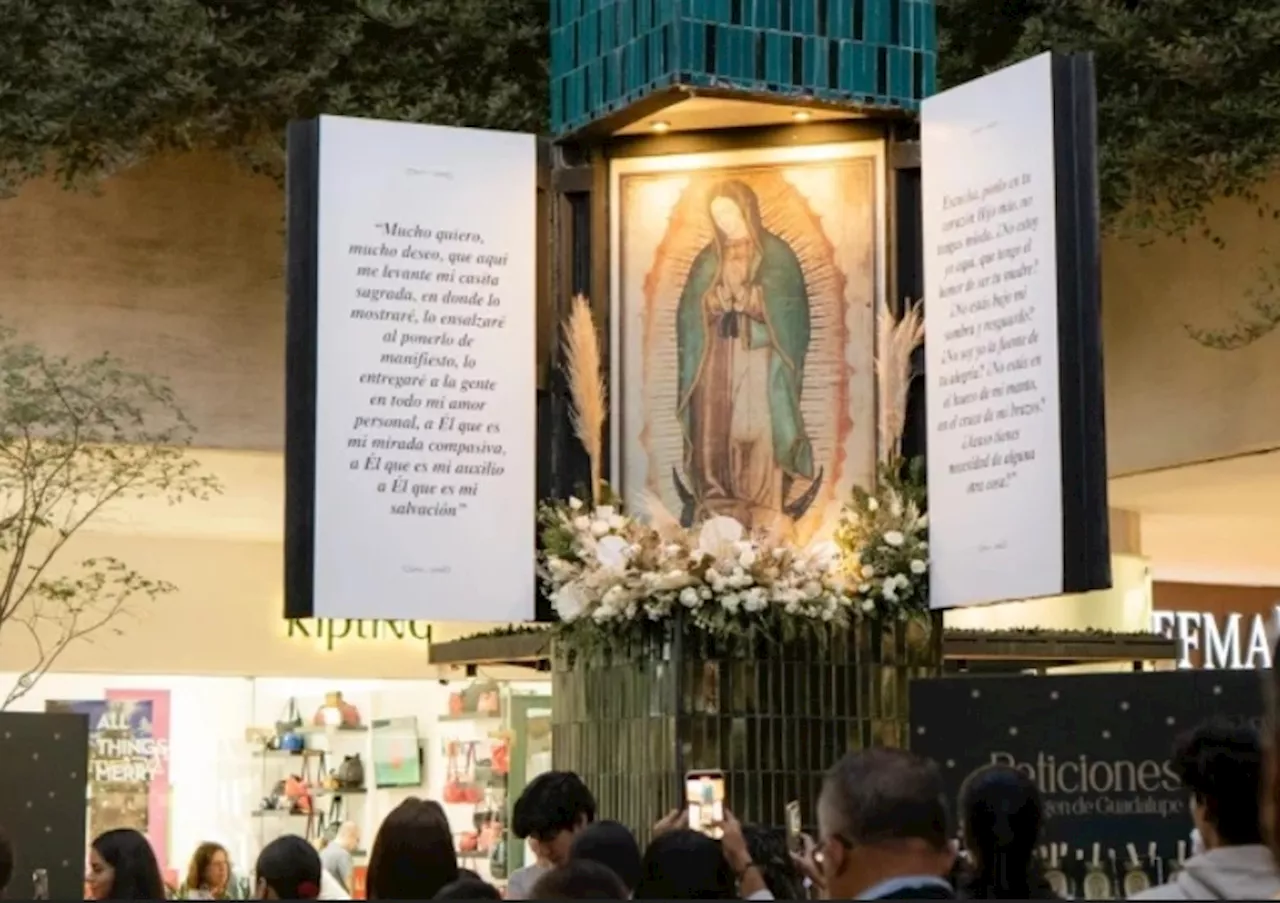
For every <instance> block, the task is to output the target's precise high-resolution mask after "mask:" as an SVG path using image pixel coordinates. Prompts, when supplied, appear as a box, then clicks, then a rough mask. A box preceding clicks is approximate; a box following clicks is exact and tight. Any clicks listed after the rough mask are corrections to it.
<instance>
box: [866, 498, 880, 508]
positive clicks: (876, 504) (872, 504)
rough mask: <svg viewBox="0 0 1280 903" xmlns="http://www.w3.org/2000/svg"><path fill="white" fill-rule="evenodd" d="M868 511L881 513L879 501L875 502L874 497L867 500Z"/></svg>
mask: <svg viewBox="0 0 1280 903" xmlns="http://www.w3.org/2000/svg"><path fill="white" fill-rule="evenodd" d="M867 510H868V511H879V510H880V503H879V502H877V501H876V500H875V497H874V496H872V497H871V498H869V499H867Z"/></svg>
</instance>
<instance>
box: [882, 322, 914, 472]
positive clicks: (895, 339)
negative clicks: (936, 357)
mask: <svg viewBox="0 0 1280 903" xmlns="http://www.w3.org/2000/svg"><path fill="white" fill-rule="evenodd" d="M877 319H878V323H877V324H876V332H877V335H876V383H877V392H878V396H879V397H878V401H879V408H880V422H879V424H878V425H877V427H878V433H879V439H880V443H879V444H880V460H881V461H882V462H887V461H893V460H896V459H897V458H898V456H899V455H900V454H901V453H902V431H903V429H904V428H905V425H906V422H907V389H909V388H910V387H911V377H912V373H911V355H912V353H913V352H915V350H916V349H917V348H919V347H920V346H921V345H922V344H923V343H924V306H923V302H921V301H915V302H905V303H904V304H903V307H902V316H901V317H898V316H896V315H895V314H894V312H893V309H892V308H891V307H890V306H889V302H888V300H887V299H886V300H884V301H882V302H881V304H880V316H879V317H878V318H877Z"/></svg>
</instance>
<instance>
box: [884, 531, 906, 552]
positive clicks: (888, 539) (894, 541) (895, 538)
mask: <svg viewBox="0 0 1280 903" xmlns="http://www.w3.org/2000/svg"><path fill="white" fill-rule="evenodd" d="M884 541H885V544H886V545H891V546H893V547H894V548H895V549H896V548H898V547H899V546H901V545H902V544H903V543H904V542H905V541H906V537H905V536H903V535H902V534H901V533H899V532H898V531H897V530H889V531H888V532H886V533H885V534H884Z"/></svg>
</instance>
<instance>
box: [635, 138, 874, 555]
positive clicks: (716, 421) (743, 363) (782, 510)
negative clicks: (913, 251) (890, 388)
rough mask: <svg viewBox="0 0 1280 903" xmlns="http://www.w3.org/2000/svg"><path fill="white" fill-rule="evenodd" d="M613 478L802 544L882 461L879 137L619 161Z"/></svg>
mask: <svg viewBox="0 0 1280 903" xmlns="http://www.w3.org/2000/svg"><path fill="white" fill-rule="evenodd" d="M610 180H611V185H610V190H611V197H610V211H611V223H610V226H611V230H612V243H611V244H612V247H613V249H614V253H613V259H612V273H611V276H612V279H611V281H612V285H611V289H612V291H611V297H612V304H613V308H612V312H611V313H612V316H611V320H610V322H611V324H612V330H613V336H612V340H613V342H612V347H613V348H614V349H615V353H614V356H613V363H612V373H611V382H612V389H613V397H614V398H615V399H616V401H615V404H614V418H613V434H612V437H611V438H612V440H613V441H612V447H613V462H612V463H613V473H614V479H615V482H617V483H619V484H620V485H619V486H618V487H617V488H618V489H619V490H620V491H621V492H622V494H623V496H624V498H626V500H627V501H628V503H630V504H631V505H640V504H642V503H643V502H644V500H645V498H646V497H648V496H650V495H653V496H656V497H657V498H659V499H661V501H662V502H663V503H664V505H665V506H666V507H667V508H668V509H669V510H670V511H672V512H674V513H676V514H678V515H679V516H680V518H681V519H682V521H684V522H685V523H686V524H691V523H694V522H697V521H699V520H702V519H704V518H706V517H709V516H714V515H728V516H732V517H735V518H737V519H738V520H740V521H742V522H743V523H744V524H746V525H747V526H748V527H750V528H751V529H753V530H760V531H771V532H782V533H784V534H786V535H787V536H788V537H789V538H791V539H793V540H795V541H797V542H805V541H808V540H809V539H811V538H813V537H815V536H819V535H821V534H822V533H824V532H825V531H826V530H828V529H829V528H830V527H831V526H832V525H833V524H834V521H835V517H836V515H837V513H838V511H839V509H840V505H841V503H842V502H843V501H844V500H845V499H846V498H847V496H848V492H849V488H850V487H851V486H852V485H854V484H861V485H869V483H870V481H871V480H872V478H873V475H874V469H875V459H876V446H875V443H876V435H875V404H876V402H875V374H874V357H875V328H874V325H875V312H876V310H877V309H878V302H879V299H880V297H881V293H882V292H883V291H884V259H885V212H884V200H883V198H884V185H885V164H884V146H883V144H882V143H881V142H878V141H865V142H862V141H860V142H846V143H840V144H830V145H815V146H810V147H785V148H768V149H756V150H741V151H724V152H713V153H705V154H689V155H679V156H674V155H673V156H664V157H642V158H630V159H628V158H623V159H617V160H614V161H613V163H612V164H611V172H610Z"/></svg>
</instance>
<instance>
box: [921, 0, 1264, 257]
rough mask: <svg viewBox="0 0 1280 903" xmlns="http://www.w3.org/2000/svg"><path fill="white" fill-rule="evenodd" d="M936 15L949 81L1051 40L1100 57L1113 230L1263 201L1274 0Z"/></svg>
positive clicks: (1174, 227)
mask: <svg viewBox="0 0 1280 903" xmlns="http://www.w3.org/2000/svg"><path fill="white" fill-rule="evenodd" d="M938 23H939V50H938V55H939V67H940V77H941V80H942V81H943V83H944V85H945V84H957V83H959V82H962V81H965V80H967V79H970V78H975V77H977V76H979V75H982V74H983V73H985V72H988V71H991V70H993V69H997V68H1000V67H1002V66H1005V65H1007V64H1009V63H1011V62H1014V61H1017V60H1020V59H1023V58H1025V57H1028V56H1033V55H1035V54H1037V53H1039V52H1041V51H1043V50H1049V49H1052V50H1061V51H1091V52H1092V53H1093V54H1094V58H1095V62H1096V68H1097V85H1098V130H1099V142H1100V159H1099V176H1100V180H1101V194H1102V214H1103V217H1104V224H1105V225H1106V226H1107V227H1108V228H1110V229H1113V230H1116V229H1119V230H1126V231H1130V230H1132V231H1136V232H1139V233H1149V232H1151V231H1155V232H1164V233H1169V234H1183V233H1185V231H1186V230H1188V229H1194V228H1203V227H1204V218H1203V214H1204V211H1205V208H1206V207H1207V205H1208V204H1209V203H1210V202H1211V201H1213V200H1214V199H1216V198H1219V197H1232V196H1243V197H1245V198H1247V199H1252V200H1255V201H1258V198H1257V195H1256V193H1255V188H1256V186H1257V185H1258V183H1259V182H1260V181H1261V180H1262V179H1264V178H1266V177H1267V176H1269V175H1270V174H1271V173H1272V172H1273V171H1274V170H1275V167H1276V163H1277V159H1278V158H1280V54H1277V53H1276V52H1275V48H1276V47H1277V46H1278V45H1280V5H1278V4H1276V3H1274V2H1272V0H1019V2H994V3H993V2H991V0H938ZM1258 203H1259V210H1260V214H1261V215H1264V216H1272V215H1273V211H1270V210H1268V209H1266V208H1265V207H1264V205H1262V204H1261V202H1260V201H1259V202H1258Z"/></svg>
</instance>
